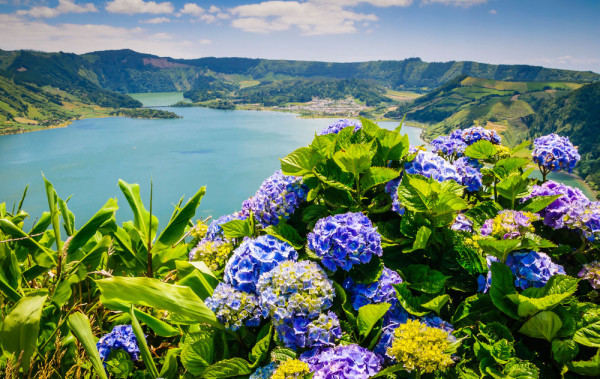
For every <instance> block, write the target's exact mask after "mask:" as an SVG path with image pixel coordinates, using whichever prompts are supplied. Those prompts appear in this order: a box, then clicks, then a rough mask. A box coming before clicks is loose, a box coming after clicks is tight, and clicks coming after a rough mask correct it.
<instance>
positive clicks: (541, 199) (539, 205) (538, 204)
mask: <svg viewBox="0 0 600 379" xmlns="http://www.w3.org/2000/svg"><path fill="white" fill-rule="evenodd" d="M561 196H562V195H554V196H535V197H532V198H531V199H529V200H527V201H526V202H524V203H522V204H520V205H519V206H518V207H517V209H518V210H520V211H522V212H532V213H537V212H539V211H541V210H542V209H544V208H546V207H547V206H548V205H550V204H552V203H554V201H555V200H556V199H558V198H559V197H561Z"/></svg>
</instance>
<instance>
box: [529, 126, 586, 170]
mask: <svg viewBox="0 0 600 379" xmlns="http://www.w3.org/2000/svg"><path fill="white" fill-rule="evenodd" d="M533 145H534V150H533V153H532V155H533V161H534V162H535V163H537V164H538V165H539V166H540V167H543V168H544V169H546V170H548V171H558V170H567V171H569V172H573V168H574V167H575V165H576V164H577V162H578V161H579V160H580V159H581V156H580V155H579V153H578V152H577V148H575V146H573V144H572V143H571V141H569V137H561V136H559V135H558V134H554V133H552V134H549V135H547V136H543V137H540V138H536V140H535V141H534V143H533Z"/></svg>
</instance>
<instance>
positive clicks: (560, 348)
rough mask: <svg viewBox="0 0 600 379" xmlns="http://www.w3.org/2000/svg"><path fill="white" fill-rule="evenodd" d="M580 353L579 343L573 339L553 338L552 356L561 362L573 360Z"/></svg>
mask: <svg viewBox="0 0 600 379" xmlns="http://www.w3.org/2000/svg"><path fill="white" fill-rule="evenodd" d="M577 354H579V345H577V344H576V343H575V341H573V340H571V339H567V340H559V339H558V338H555V339H554V340H552V358H554V360H555V361H556V362H558V363H560V364H565V363H567V362H570V361H572V360H573V359H574V358H575V357H576V356H577Z"/></svg>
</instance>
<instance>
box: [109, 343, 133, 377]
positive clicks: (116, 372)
mask: <svg viewBox="0 0 600 379" xmlns="http://www.w3.org/2000/svg"><path fill="white" fill-rule="evenodd" d="M104 364H105V365H106V371H108V374H109V375H110V377H111V378H116V379H125V378H127V377H129V374H131V371H132V370H133V362H132V361H131V357H130V356H129V354H127V353H126V352H125V350H123V349H113V350H112V351H111V352H110V354H108V357H107V358H106V360H105V361H104Z"/></svg>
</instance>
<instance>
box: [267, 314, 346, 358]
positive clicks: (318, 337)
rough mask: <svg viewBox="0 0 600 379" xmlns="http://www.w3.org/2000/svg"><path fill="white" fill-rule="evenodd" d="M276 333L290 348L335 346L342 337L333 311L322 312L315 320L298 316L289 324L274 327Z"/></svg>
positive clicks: (338, 322)
mask: <svg viewBox="0 0 600 379" xmlns="http://www.w3.org/2000/svg"><path fill="white" fill-rule="evenodd" d="M276 330H277V334H278V336H279V338H280V339H281V341H282V342H283V343H284V345H285V346H286V347H289V348H291V349H294V350H296V349H300V348H313V347H326V346H335V342H336V341H337V340H339V339H340V338H342V329H341V328H340V321H339V320H338V318H337V316H336V314H335V313H333V312H331V311H329V312H327V313H326V314H325V313H322V314H321V315H319V317H318V318H317V319H315V320H309V319H307V318H305V317H298V318H296V319H294V320H293V321H292V322H291V323H290V324H287V323H284V324H280V325H278V326H277V327H276Z"/></svg>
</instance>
